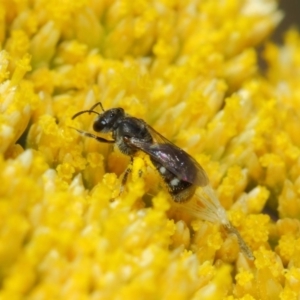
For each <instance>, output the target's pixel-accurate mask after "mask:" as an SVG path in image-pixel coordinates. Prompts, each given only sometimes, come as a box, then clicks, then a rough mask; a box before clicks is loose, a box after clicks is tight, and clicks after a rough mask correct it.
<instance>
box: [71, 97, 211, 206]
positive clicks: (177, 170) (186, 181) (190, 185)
mask: <svg viewBox="0 0 300 300" xmlns="http://www.w3.org/2000/svg"><path fill="white" fill-rule="evenodd" d="M98 105H99V106H100V107H101V109H102V111H103V113H101V114H100V113H98V112H96V111H95V110H94V109H95V107H96V106H98ZM84 113H89V114H90V113H94V114H97V115H98V117H97V118H96V120H95V122H94V124H93V129H94V130H95V131H96V132H101V133H108V132H111V133H112V138H113V139H112V140H107V139H105V138H102V137H99V136H96V135H93V134H91V133H88V132H84V131H81V130H78V129H76V130H77V131H78V132H79V133H81V134H83V135H85V136H88V137H92V138H94V139H96V140H97V141H99V142H102V143H114V144H116V145H117V147H118V148H119V149H120V151H121V152H122V153H124V154H126V155H129V156H131V157H132V156H133V155H134V154H135V153H136V152H137V151H143V152H145V153H147V154H148V155H149V157H150V159H151V162H152V163H153V165H154V166H155V168H156V169H157V170H158V172H159V173H160V175H161V177H162V178H163V180H164V182H165V184H166V187H167V189H168V191H169V193H170V195H171V196H172V198H173V200H174V201H175V202H185V201H187V200H189V199H190V198H191V197H192V196H193V194H194V193H195V190H196V188H197V186H205V185H207V184H208V178H207V176H206V173H205V171H204V170H203V168H202V167H201V166H200V165H199V164H198V163H197V161H196V160H195V159H193V158H192V157H191V156H190V155H189V154H187V153H186V152H185V151H183V150H182V149H180V148H178V147H177V146H176V145H174V144H173V143H172V142H170V141H169V140H168V139H166V138H165V137H163V136H162V135H161V134H159V133H158V132H157V131H155V130H154V129H153V128H152V127H151V126H149V125H148V124H147V123H146V122H145V121H143V120H142V119H138V118H135V117H131V116H129V115H127V114H126V113H125V111H124V109H123V108H120V107H118V108H112V109H109V110H106V111H105V110H104V108H103V106H102V104H101V102H99V103H96V104H95V105H94V106H93V107H91V109H89V110H84V111H80V112H78V113H77V114H75V115H74V116H73V117H72V119H75V118H76V117H78V116H79V115H81V114H84ZM129 172H130V168H128V169H127V172H125V175H124V177H123V183H125V182H126V179H127V176H128V174H129Z"/></svg>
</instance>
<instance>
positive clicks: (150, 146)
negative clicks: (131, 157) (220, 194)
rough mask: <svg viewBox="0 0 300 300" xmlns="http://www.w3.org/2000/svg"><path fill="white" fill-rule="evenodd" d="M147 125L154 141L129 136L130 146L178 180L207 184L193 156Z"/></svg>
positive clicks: (205, 176)
mask: <svg viewBox="0 0 300 300" xmlns="http://www.w3.org/2000/svg"><path fill="white" fill-rule="evenodd" d="M147 127H148V130H149V132H150V134H151V136H152V137H153V139H154V143H147V142H143V141H140V140H139V139H135V138H130V139H129V140H130V143H131V144H132V146H134V147H136V148H138V149H140V150H142V151H143V152H145V153H147V154H148V155H149V156H150V157H151V159H153V160H155V161H157V162H158V163H160V164H161V165H162V166H164V167H165V168H166V169H167V170H168V171H170V172H171V173H173V174H174V175H175V176H176V177H177V178H179V179H180V180H183V181H186V182H189V183H191V184H194V185H197V186H206V185H207V184H208V182H209V180H208V177H207V175H206V173H205V171H204V170H203V168H202V167H201V166H200V165H199V164H198V162H197V161H196V160H195V159H194V158H193V157H191V156H190V155H189V154H188V153H186V152H185V151H184V150H182V149H180V148H179V147H177V146H176V145H175V144H173V143H172V142H171V141H169V140H168V139H167V138H165V137H164V136H162V135H161V134H159V133H158V132H157V131H155V130H154V129H153V128H152V127H151V126H149V125H147Z"/></svg>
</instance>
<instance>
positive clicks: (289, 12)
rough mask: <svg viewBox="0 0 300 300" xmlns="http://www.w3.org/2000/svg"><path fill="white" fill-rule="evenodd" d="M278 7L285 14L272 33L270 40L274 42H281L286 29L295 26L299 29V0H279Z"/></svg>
mask: <svg viewBox="0 0 300 300" xmlns="http://www.w3.org/2000/svg"><path fill="white" fill-rule="evenodd" d="M279 7H280V9H281V10H282V11H283V12H284V14H285V16H284V18H283V20H282V21H281V23H280V25H279V27H278V28H277V30H276V31H275V32H274V34H273V37H272V40H273V41H275V42H276V43H281V42H282V40H283V39H282V38H283V33H284V32H285V31H286V30H287V29H289V28H291V27H295V28H298V30H300V0H279Z"/></svg>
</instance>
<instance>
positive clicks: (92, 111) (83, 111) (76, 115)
mask: <svg viewBox="0 0 300 300" xmlns="http://www.w3.org/2000/svg"><path fill="white" fill-rule="evenodd" d="M85 113H89V114H91V113H94V114H96V115H98V116H99V115H100V114H99V113H98V112H96V111H94V110H90V109H89V110H82V111H80V112H78V113H77V114H75V115H74V116H73V117H72V120H74V119H75V118H77V117H78V116H80V115H82V114H85Z"/></svg>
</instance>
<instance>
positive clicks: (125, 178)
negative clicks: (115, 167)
mask: <svg viewBox="0 0 300 300" xmlns="http://www.w3.org/2000/svg"><path fill="white" fill-rule="evenodd" d="M132 164H133V158H132V157H131V158H130V164H129V166H128V167H127V169H126V171H125V173H124V175H123V178H122V183H121V188H120V195H121V194H122V193H123V192H124V189H125V184H126V182H127V179H128V175H129V174H130V173H131V171H132Z"/></svg>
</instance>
